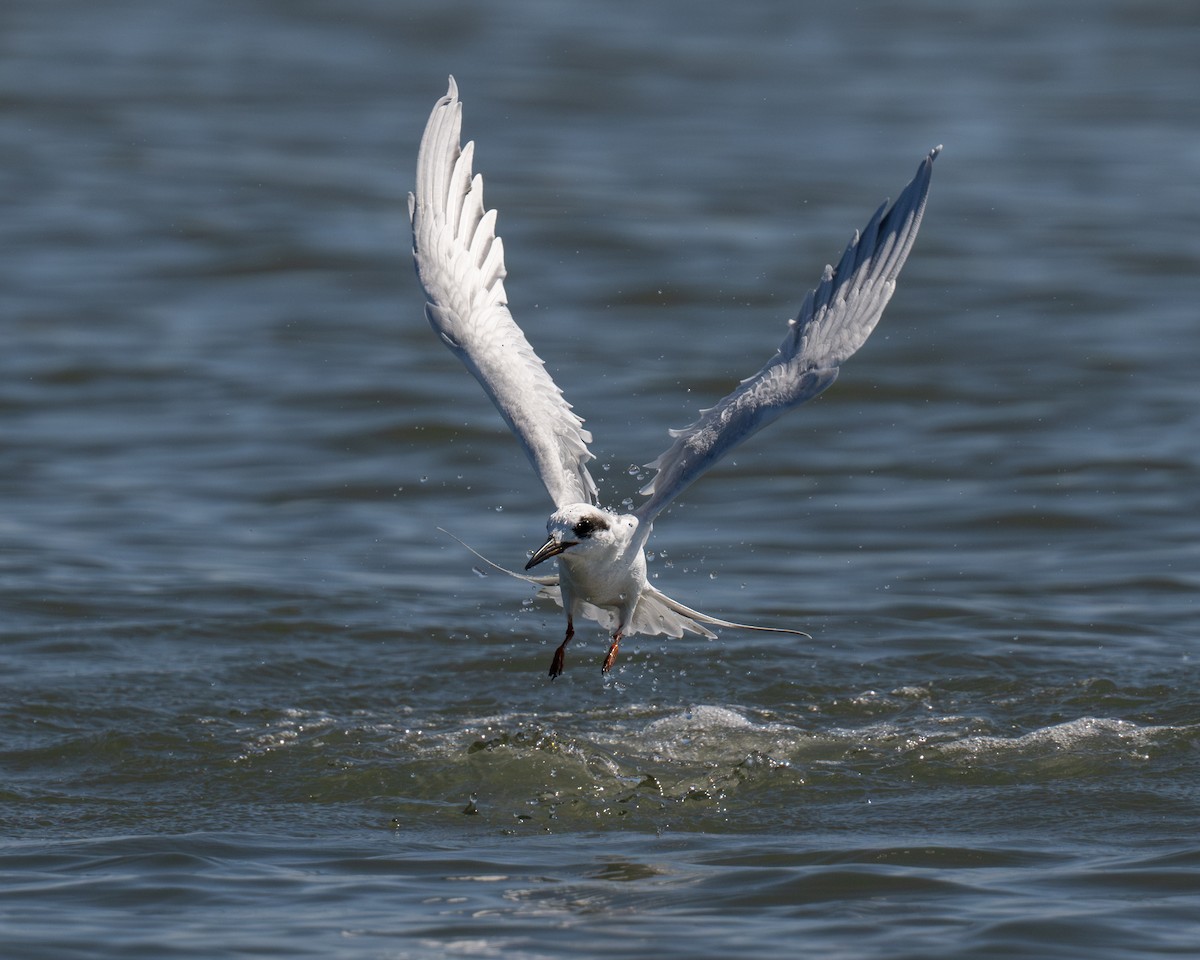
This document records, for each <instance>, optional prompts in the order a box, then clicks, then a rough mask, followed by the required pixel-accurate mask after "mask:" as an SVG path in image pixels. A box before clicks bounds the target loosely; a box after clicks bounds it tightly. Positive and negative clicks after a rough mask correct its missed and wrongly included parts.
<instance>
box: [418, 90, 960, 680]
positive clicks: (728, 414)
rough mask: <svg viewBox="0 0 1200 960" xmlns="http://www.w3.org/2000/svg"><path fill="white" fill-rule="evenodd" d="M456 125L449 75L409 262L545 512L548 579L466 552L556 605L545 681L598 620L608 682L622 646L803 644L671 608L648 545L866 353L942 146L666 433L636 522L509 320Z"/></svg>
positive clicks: (423, 161) (421, 179) (457, 109)
mask: <svg viewBox="0 0 1200 960" xmlns="http://www.w3.org/2000/svg"><path fill="white" fill-rule="evenodd" d="M461 128H462V104H461V103H460V102H459V99H458V86H457V85H456V84H455V82H454V78H453V77H451V78H450V86H449V89H448V90H447V92H446V95H445V96H444V97H442V98H441V99H440V100H438V102H437V103H436V104H435V105H434V108H433V112H432V113H431V114H430V116H429V122H428V124H427V125H426V127H425V134H424V136H423V137H422V138H421V146H420V150H419V152H418V155H417V182H416V190H415V192H414V193H410V194H409V195H408V212H409V218H410V220H411V222H412V232H413V259H414V261H415V263H416V269H417V276H418V277H419V279H420V281H421V285H422V286H423V287H424V288H425V295H426V298H427V300H428V302H427V303H426V305H425V315H426V316H427V317H428V319H429V322H430V324H431V325H432V326H433V329H434V331H436V332H437V334H438V335H439V336H440V337H441V339H442V341H443V342H444V343H445V344H446V346H447V347H449V348H450V350H451V351H452V352H453V353H454V354H455V355H457V356H458V358H459V359H460V360H461V361H462V362H463V363H464V364H465V365H466V367H467V369H468V370H470V371H471V373H473V374H474V375H475V378H476V379H477V380H478V381H479V383H480V384H481V385H482V386H483V389H484V391H485V392H486V393H487V395H488V396H489V397H490V398H491V400H492V402H493V403H494V404H495V405H496V409H497V410H499V411H500V416H501V417H503V418H504V422H505V423H507V424H508V426H509V429H510V430H512V432H513V433H514V434H515V435H516V438H517V440H518V441H519V442H520V444H521V446H522V447H523V448H524V450H525V453H526V455H527V456H528V457H529V460H530V461H531V462H532V464H533V467H534V469H535V470H536V471H537V473H538V476H539V477H540V478H541V481H542V483H543V484H544V485H545V487H546V491H547V492H548V493H549V494H550V499H551V500H552V501H553V502H554V512H553V513H552V514H550V519H549V520H547V521H546V532H547V534H548V537H547V539H546V542H545V543H544V544H542V546H541V547H540V548H538V550H537V551H536V552H535V553H534V554H533V556H532V557H531V558H530V560H529V562H528V563H526V564H525V569H526V570H529V569H531V568H532V567H535V566H537V565H538V564H540V563H541V562H542V561H544V560H548V559H550V558H551V557H554V558H555V559H556V563H557V566H558V575H557V576H547V577H535V576H527V575H524V574H520V573H515V572H513V571H511V570H507V569H505V568H504V567H500V566H499V565H497V564H494V563H492V562H491V561H490V560H487V558H485V557H482V556H480V555H479V554H476V556H480V559H481V560H484V562H486V563H487V564H488V565H489V566H493V567H496V568H497V569H499V570H501V571H503V572H504V573H507V574H509V575H510V576H514V577H517V578H518V579H521V580H525V581H528V582H530V583H534V584H536V585H538V586H539V587H541V588H542V593H543V594H544V595H547V596H550V597H551V598H553V599H554V600H556V601H557V602H559V603H560V604H561V605H562V607H563V609H564V610H565V612H566V615H567V633H566V636H565V637H564V639H563V641H562V643H561V644H560V645H559V647H558V649H557V650H556V651H555V652H554V659H553V661H552V662H551V665H550V676H551V677H557V676H559V675H560V674H561V673H562V672H563V660H564V655H565V653H566V648H567V644H568V643H570V641H571V637H572V636H574V633H575V619H576V618H577V617H586V618H588V619H590V620H594V621H596V622H597V623H599V624H601V625H602V626H604V627H605V629H606V630H608V631H609V633H610V634H611V636H612V643H611V645H610V646H609V649H608V654H607V656H605V658H604V664H603V666H602V668H601V669H602V670H603V671H604V672H605V673H607V672H608V670H609V669H610V668H611V667H612V665H613V661H614V660H615V659H616V656H617V650H618V647H619V646H620V643H621V640H622V639H623V638H624V637H626V636H629V635H630V634H639V633H640V634H647V635H654V634H666V635H668V636H672V637H680V636H683V634H684V633H685V632H688V633H696V634H700V635H701V636H704V637H708V638H710V639H712V638H714V637H715V636H716V635H715V634H714V633H713V632H712V631H711V630H709V629H708V627H710V626H712V627H733V628H737V629H742V630H766V631H770V632H776V633H792V634H798V635H800V636H805V637H807V636H808V634H806V633H803V632H802V631H799V630H787V629H782V628H775V627H756V626H751V625H750V624H741V623H733V622H731V621H728V620H720V619H717V618H716V617H710V616H707V615H705V614H703V613H700V612H699V611H697V610H693V609H691V608H690V607H686V606H684V605H683V604H682V603H679V602H678V601H677V600H672V599H671V598H670V597H668V596H666V595H665V594H663V593H662V592H661V591H660V590H658V589H657V588H655V587H654V586H653V585H652V584H651V583H650V582H649V581H648V580H647V579H646V553H645V546H646V541H647V539H648V538H649V536H650V531H651V526H652V524H653V522H654V519H655V518H656V517H657V516H658V514H659V513H660V512H662V510H663V509H664V508H665V507H666V506H667V504H669V503H670V502H671V501H672V500H673V499H674V498H675V497H676V496H678V495H679V494H680V493H681V492H682V491H683V490H684V489H685V488H686V487H688V486H689V485H690V484H691V483H692V482H693V481H695V480H696V479H697V478H699V477H700V476H701V474H703V473H704V472H705V471H707V470H708V469H709V468H710V467H712V466H713V465H714V464H715V463H716V462H717V461H718V460H720V459H721V458H722V457H723V456H725V454H727V453H728V452H729V451H730V450H732V449H733V448H734V447H736V446H737V445H738V444H740V443H741V442H742V441H744V440H746V439H747V438H748V437H750V436H751V434H753V433H755V432H757V431H758V430H761V429H762V428H763V427H765V426H766V425H767V424H768V423H770V422H771V421H772V420H774V419H775V418H776V417H778V416H780V415H781V414H783V413H784V412H786V411H787V410H790V409H791V408H792V407H796V406H799V405H800V404H802V403H805V402H806V401H808V400H811V399H813V398H814V397H816V396H817V395H818V394H820V393H822V392H823V391H824V390H826V389H827V388H828V387H829V386H830V385H831V384H832V383H833V381H834V380H836V379H837V375H838V367H839V365H840V364H841V362H842V361H843V360H845V359H846V358H847V357H849V356H851V355H852V354H853V353H854V352H855V351H856V350H858V348H859V347H861V346H862V345H863V343H864V342H865V341H866V339H867V337H868V336H869V335H870V333H871V331H872V330H874V329H875V325H876V324H877V323H878V322H879V318H880V316H881V315H882V314H883V309H884V307H885V306H887V303H888V301H889V300H890V299H891V297H892V293H893V292H894V291H895V289H896V277H897V276H898V274H899V273H900V268H901V267H902V266H904V261H905V260H906V259H907V257H908V253H909V250H911V249H912V245H913V241H914V240H915V239H916V236H917V229H918V228H919V226H920V224H921V216H922V214H923V213H924V210H925V198H926V196H927V194H928V192H929V180H930V176H931V174H932V171H933V161H934V159H935V158H936V157H937V155H938V153H939V152H940V151H941V149H942V148H941V147H940V146H938V147H935V148H934V149H933V150H931V151H930V152H929V154H928V156H926V157H925V159H924V160H922V161H921V165H920V167H918V168H917V173H916V176H915V177H913V180H912V182H911V183H909V184H908V186H907V187H905V188H904V190H903V192H902V193H901V194H900V197H899V199H898V200H897V201H896V203H895V204H893V205H892V207H891V209H887V210H886V212H885V208H887V203H886V202H884V203H883V205H882V206H880V207H879V209H878V210H876V211H875V215H874V216H873V217H871V219H870V221H868V223H867V225H866V227H864V228H863V230H862V232H861V233H855V235H854V238H853V239H852V240H851V241H850V245H849V246H848V247H846V251H845V253H844V254H843V255H842V259H841V261H840V262H839V263H838V265H837V266H836V267H834V266H826V267H825V271H824V273H823V274H822V276H821V282H820V283H819V284H818V285H817V287H816V289H814V290H812V291H811V292H810V293H809V294H808V296H807V297H806V298H805V299H804V303H803V304H802V305H801V307H800V311H799V313H798V314H797V316H796V318H795V319H794V320H791V321H789V325H788V332H787V336H786V337H785V338H784V340H783V343H782V344H780V346H779V349H778V350H777V351H776V352H775V354H774V355H773V356H772V357H771V358H770V359H769V360H768V361H767V363H766V365H765V366H763V368H762V369H761V370H759V371H758V373H756V374H754V375H753V376H751V377H749V378H748V379H746V380H743V381H742V382H741V383H740V384H739V385H738V387H737V388H736V389H734V391H733V392H732V393H730V394H729V395H728V396H727V397H725V398H724V399H723V400H721V401H720V402H718V403H717V405H716V406H714V407H710V408H709V409H707V410H702V411H701V412H700V418H699V419H698V420H696V422H695V423H693V424H691V425H690V426H687V427H684V428H683V429H681V430H671V431H670V435H671V437H672V438H674V439H673V442H672V443H671V445H670V446H669V447H668V448H667V449H666V450H665V451H663V453H661V454H660V455H659V456H658V458H657V459H656V460H654V461H653V462H651V463H649V464H647V466H648V467H650V468H652V469H654V470H655V471H656V474H655V476H654V478H653V479H652V480H651V481H650V482H649V483H648V484H646V486H645V487H643V488H642V490H641V493H642V494H643V495H646V496H648V497H649V499H647V500H645V501H644V502H643V503H642V504H641V505H640V506H639V507H638V508H637V509H636V510H634V511H633V512H632V513H617V512H616V511H613V510H608V509H605V508H603V507H601V506H600V504H599V497H598V492H597V489H596V483H595V481H594V480H593V479H592V476H591V474H590V473H589V472H588V468H587V462H588V461H589V460H591V459H592V458H593V457H592V454H591V453H590V452H589V451H588V446H587V445H588V444H589V443H590V442H591V439H592V436H591V434H590V433H589V432H588V431H587V430H585V429H584V428H583V420H582V419H580V418H579V417H578V416H576V415H575V414H574V413H573V412H572V410H571V405H570V404H569V403H567V401H566V400H565V399H563V395H562V391H561V390H560V389H559V388H558V386H557V385H556V384H555V383H554V381H553V380H552V379H551V378H550V375H549V374H548V373H547V372H546V368H545V366H544V365H543V363H542V361H541V359H540V358H539V357H538V356H537V355H536V354H535V353H534V352H533V348H532V347H531V346H530V345H529V341H528V340H526V339H525V335H524V334H523V333H522V332H521V328H520V327H518V326H517V324H516V322H515V321H514V320H513V318H512V314H510V313H509V311H508V297H507V296H506V294H505V291H504V278H505V276H506V270H505V268H504V249H503V244H502V242H501V240H500V238H499V237H498V236H496V211H495V210H485V208H484V205H483V180H482V178H481V177H480V176H479V174H474V175H472V172H471V163H472V159H473V156H474V147H475V144H474V142H471V143H468V144H467V145H466V146H464V147H460V145H459V143H460V132H461ZM456 539H457V538H456ZM460 542H461V541H460ZM464 546H465V544H464ZM468 549H470V548H469V547H468ZM472 552H474V551H472Z"/></svg>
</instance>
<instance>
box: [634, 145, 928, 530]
mask: <svg viewBox="0 0 1200 960" xmlns="http://www.w3.org/2000/svg"><path fill="white" fill-rule="evenodd" d="M941 150H942V148H941V146H937V147H935V148H934V149H933V150H931V151H930V152H929V154H928V155H927V156H926V157H925V159H924V160H922V162H921V164H920V166H919V167H918V168H917V173H916V175H915V176H914V177H913V179H912V181H911V182H910V183H909V184H908V186H906V187H905V188H904V190H903V191H901V193H900V196H899V197H898V198H897V200H896V202H895V203H894V204H892V206H891V207H890V208H889V207H888V204H887V203H886V202H885V203H883V204H882V205H881V206H880V207H879V209H877V210H876V211H875V213H874V214H873V215H872V217H871V218H870V220H868V221H867V225H866V226H865V227H864V228H863V229H862V230H861V231H857V232H855V234H854V236H853V237H852V239H851V240H850V243H849V245H848V246H847V247H846V250H845V252H844V253H843V254H842V257H841V259H840V260H839V262H838V265H837V267H834V266H832V265H827V266H826V267H825V270H824V271H823V272H822V274H821V281H820V283H818V284H817V286H816V287H815V288H814V289H813V290H811V291H809V293H808V295H807V296H806V297H805V298H804V302H803V303H802V304H801V307H800V311H799V313H798V314H797V315H796V317H795V319H793V320H791V321H789V325H788V333H787V336H786V337H784V340H783V343H782V344H780V346H779V349H778V350H777V351H776V352H775V354H774V356H772V357H771V358H770V359H769V360H768V361H767V363H766V364H765V365H764V366H763V367H762V369H761V370H759V371H758V373H756V374H754V376H752V377H749V378H747V379H746V380H743V381H742V382H741V383H740V384H739V385H738V387H737V388H736V389H735V390H734V391H733V392H732V393H730V394H729V395H728V396H726V397H725V398H724V399H722V400H721V401H720V402H719V403H717V404H716V405H715V406H713V407H710V408H709V409H707V410H704V411H702V412H701V416H700V418H699V419H698V420H696V421H695V422H694V423H692V424H690V425H688V426H687V427H684V428H682V429H680V430H671V431H670V435H671V437H672V438H673V442H672V443H671V445H670V446H669V447H667V449H666V450H664V451H663V452H662V453H661V454H659V456H658V457H657V458H656V459H655V460H654V461H652V462H651V463H649V464H647V466H648V467H650V468H651V469H653V470H655V471H656V473H655V476H654V477H653V478H652V479H651V480H650V482H649V483H648V484H646V486H645V487H643V488H642V490H641V492H642V493H643V494H644V495H646V496H648V497H649V499H648V500H647V501H645V502H644V503H643V504H642V505H641V506H640V507H639V508H638V509H637V511H636V515H637V517H638V519H639V521H640V522H641V524H642V527H643V529H644V530H645V531H646V533H645V534H644V536H648V535H649V528H650V522H651V521H653V519H654V517H656V516H657V515H658V514H659V513H660V512H661V511H662V509H663V508H664V507H665V506H666V505H667V504H668V503H670V502H671V500H672V499H674V498H675V497H676V496H678V495H679V493H680V492H681V491H682V490H684V489H685V488H686V487H687V486H688V485H690V484H691V483H693V482H694V481H695V480H696V479H697V478H698V477H700V476H701V475H702V474H704V473H705V472H706V471H707V470H708V469H709V468H711V467H712V466H713V465H714V464H715V463H716V462H717V461H718V460H720V459H721V458H722V457H723V456H724V455H725V454H727V453H728V452H729V451H730V450H732V449H733V448H734V447H736V446H737V445H738V444H740V443H742V442H743V441H744V440H746V439H747V438H748V437H750V436H752V435H753V434H754V433H756V432H757V431H759V430H761V429H762V428H763V427H765V426H766V425H767V424H768V423H770V422H771V421H773V420H774V419H776V418H777V417H779V416H780V415H781V414H783V413H785V412H786V411H788V410H790V409H792V408H793V407H796V406H799V405H800V404H802V403H805V402H807V401H809V400H812V399H813V398H814V397H816V396H818V395H819V394H821V393H822V392H824V391H825V390H827V389H828V388H829V387H830V386H831V385H832V384H833V382H834V380H836V379H837V374H838V369H839V367H840V365H841V363H842V362H843V361H844V360H846V359H847V358H849V357H850V356H852V355H853V354H854V353H855V352H856V351H857V350H858V349H859V347H861V346H862V345H863V344H864V343H865V342H866V340H867V337H868V336H870V334H871V331H872V330H874V329H875V326H876V324H877V323H878V322H879V318H880V317H881V316H882V315H883V311H884V308H885V307H886V306H887V304H888V301H889V300H890V299H891V297H892V294H893V292H894V291H895V288H896V278H897V276H898V275H899V273H900V270H901V268H902V267H903V266H904V262H905V260H906V259H907V258H908V254H909V251H910V250H912V245H913V242H914V241H915V240H916V237H917V231H918V230H919V229H920V226H921V218H922V216H923V214H924V212H925V203H926V200H927V198H928V195H929V183H930V178H931V177H932V174H933V162H934V160H935V159H937V156H938V154H939V153H940V152H941ZM885 211H886V212H885Z"/></svg>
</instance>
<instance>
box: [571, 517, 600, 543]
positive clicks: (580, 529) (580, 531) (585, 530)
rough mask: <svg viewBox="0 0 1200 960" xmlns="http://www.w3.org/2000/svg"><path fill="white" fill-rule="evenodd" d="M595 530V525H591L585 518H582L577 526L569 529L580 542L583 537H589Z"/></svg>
mask: <svg viewBox="0 0 1200 960" xmlns="http://www.w3.org/2000/svg"><path fill="white" fill-rule="evenodd" d="M595 529H596V524H595V523H593V522H592V521H591V520H589V519H588V518H587V517H584V518H583V519H582V520H580V521H579V522H578V523H577V524H575V526H573V527H572V528H571V530H572V532H573V533H574V534H575V536H577V537H578V538H579V539H580V540H582V539H584V538H585V537H590V536H591V535H592V533H593V532H594V531H595Z"/></svg>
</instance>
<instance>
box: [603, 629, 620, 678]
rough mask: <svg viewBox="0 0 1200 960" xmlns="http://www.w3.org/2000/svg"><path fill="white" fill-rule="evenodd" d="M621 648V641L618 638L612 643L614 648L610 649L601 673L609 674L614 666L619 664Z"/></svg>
mask: <svg viewBox="0 0 1200 960" xmlns="http://www.w3.org/2000/svg"><path fill="white" fill-rule="evenodd" d="M620 646H621V640H620V638H619V637H618V638H617V639H616V640H614V641H613V642H612V646H610V647H609V648H608V656H606V657H605V658H604V664H603V666H601V667H600V672H601V673H608V671H609V670H611V669H612V665H613V664H614V663H616V662H617V649H618V648H619V647H620Z"/></svg>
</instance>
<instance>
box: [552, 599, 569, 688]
mask: <svg viewBox="0 0 1200 960" xmlns="http://www.w3.org/2000/svg"><path fill="white" fill-rule="evenodd" d="M573 636H575V623H574V621H573V620H572V619H571V615H570V614H567V635H566V636H565V637H564V638H563V642H562V643H560V644H559V645H558V649H557V650H555V651H554V659H553V660H551V661H550V679H551V680H553V679H554V678H555V677H560V676H562V672H563V660H564V659H565V658H566V656H567V644H568V643H570V642H571V638H572V637H573Z"/></svg>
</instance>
